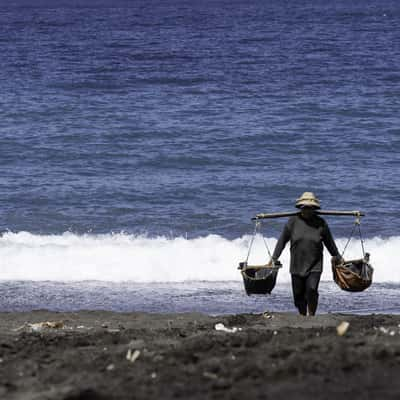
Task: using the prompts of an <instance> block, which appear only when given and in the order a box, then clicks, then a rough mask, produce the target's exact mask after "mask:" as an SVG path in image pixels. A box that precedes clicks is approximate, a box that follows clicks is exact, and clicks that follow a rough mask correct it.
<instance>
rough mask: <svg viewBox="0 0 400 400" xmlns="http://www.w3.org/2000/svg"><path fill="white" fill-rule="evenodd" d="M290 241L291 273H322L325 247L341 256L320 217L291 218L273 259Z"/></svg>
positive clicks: (300, 274) (334, 254)
mask: <svg viewBox="0 0 400 400" xmlns="http://www.w3.org/2000/svg"><path fill="white" fill-rule="evenodd" d="M289 240H290V273H291V274H294V275H299V276H307V275H308V274H309V273H310V272H322V260H323V257H322V254H323V245H322V244H324V245H325V246H326V248H327V249H328V250H329V253H330V254H331V255H332V256H339V251H338V249H337V247H336V245H335V242H334V240H333V237H332V234H331V232H330V230H329V227H328V224H327V223H326V222H325V221H324V220H323V219H322V218H321V217H319V216H318V215H314V216H312V217H311V218H310V219H307V220H306V219H304V218H303V217H302V216H301V215H300V214H299V215H296V216H294V217H291V218H290V219H289V221H288V222H287V224H286V226H285V228H284V229H283V232H282V234H281V236H280V238H279V240H278V243H277V244H276V247H275V251H274V254H273V255H272V258H273V259H274V260H277V259H278V258H279V256H280V255H281V253H282V251H283V249H284V248H285V245H286V243H287V242H288V241H289Z"/></svg>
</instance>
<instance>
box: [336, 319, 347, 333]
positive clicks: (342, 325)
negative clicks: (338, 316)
mask: <svg viewBox="0 0 400 400" xmlns="http://www.w3.org/2000/svg"><path fill="white" fill-rule="evenodd" d="M349 326H350V323H349V322H347V321H342V322H341V323H340V324H339V325H338V326H337V327H336V332H337V334H338V336H343V335H344V334H345V333H346V332H347V330H348V329H349Z"/></svg>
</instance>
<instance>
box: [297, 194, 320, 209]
mask: <svg viewBox="0 0 400 400" xmlns="http://www.w3.org/2000/svg"><path fill="white" fill-rule="evenodd" d="M304 206H308V207H315V208H321V206H320V204H319V200H318V199H317V198H316V197H315V194H314V193H312V192H304V193H303V194H302V195H301V196H300V197H299V198H298V199H297V200H296V207H297V208H301V207H304Z"/></svg>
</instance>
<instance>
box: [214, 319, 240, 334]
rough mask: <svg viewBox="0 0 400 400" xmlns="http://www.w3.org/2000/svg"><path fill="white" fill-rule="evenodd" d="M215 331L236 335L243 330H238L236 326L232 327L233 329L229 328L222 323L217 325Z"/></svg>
mask: <svg viewBox="0 0 400 400" xmlns="http://www.w3.org/2000/svg"><path fill="white" fill-rule="evenodd" d="M214 328H215V330H216V331H222V332H228V333H236V332H238V331H241V330H242V328H237V327H236V326H234V327H232V328H227V327H226V326H225V325H224V324H222V323H221V322H220V323H218V324H215V327H214Z"/></svg>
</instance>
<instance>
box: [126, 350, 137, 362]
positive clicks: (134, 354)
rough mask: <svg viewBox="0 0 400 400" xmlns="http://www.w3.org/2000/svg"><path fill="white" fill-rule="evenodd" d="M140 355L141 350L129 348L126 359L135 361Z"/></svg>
mask: <svg viewBox="0 0 400 400" xmlns="http://www.w3.org/2000/svg"><path fill="white" fill-rule="evenodd" d="M139 356H140V350H135V351H132V350H131V349H129V350H128V352H127V353H126V359H127V360H128V361H130V362H131V363H134V362H135V361H136V360H137V359H138V358H139Z"/></svg>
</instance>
